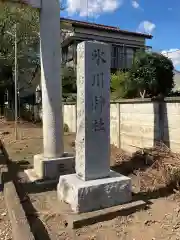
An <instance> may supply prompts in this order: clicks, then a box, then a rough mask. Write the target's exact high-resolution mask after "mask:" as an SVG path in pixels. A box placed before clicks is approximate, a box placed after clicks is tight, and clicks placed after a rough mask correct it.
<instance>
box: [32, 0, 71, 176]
mask: <svg viewBox="0 0 180 240" xmlns="http://www.w3.org/2000/svg"><path fill="white" fill-rule="evenodd" d="M28 1H29V0H28ZM60 43H61V41H60V3H59V1H57V0H51V1H50V0H42V1H41V9H40V57H41V89H42V118H43V153H42V154H38V155H36V156H34V174H36V175H37V177H39V178H48V179H49V178H50V179H54V178H57V177H59V175H60V174H61V173H60V172H61V171H62V172H66V171H67V172H68V169H71V168H72V165H73V160H74V158H73V157H72V156H70V155H68V154H64V144H63V136H64V131H63V114H62V82H61V46H60Z"/></svg>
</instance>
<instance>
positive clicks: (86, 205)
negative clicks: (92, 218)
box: [57, 171, 132, 213]
mask: <svg viewBox="0 0 180 240" xmlns="http://www.w3.org/2000/svg"><path fill="white" fill-rule="evenodd" d="M131 192H132V190H131V179H130V178H128V177H125V176H123V175H121V174H119V173H116V172H114V171H111V172H110V176H109V177H107V178H102V179H97V180H90V181H83V180H82V179H80V178H78V176H77V175H76V174H71V175H65V176H61V177H60V180H59V184H58V187H57V194H58V198H59V199H60V200H62V201H64V202H66V203H68V204H70V206H71V208H72V210H73V211H74V212H76V213H85V212H91V211H95V210H99V209H103V208H108V207H112V206H117V205H120V204H123V203H127V202H130V201H131V199H132V195H131Z"/></svg>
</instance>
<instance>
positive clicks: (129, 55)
mask: <svg viewBox="0 0 180 240" xmlns="http://www.w3.org/2000/svg"><path fill="white" fill-rule="evenodd" d="M134 54H135V49H134V48H130V47H129V48H128V47H127V48H126V68H131V67H132V63H133V59H134Z"/></svg>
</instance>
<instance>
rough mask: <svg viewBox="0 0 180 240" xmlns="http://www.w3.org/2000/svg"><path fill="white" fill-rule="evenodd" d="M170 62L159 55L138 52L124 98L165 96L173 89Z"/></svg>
mask: <svg viewBox="0 0 180 240" xmlns="http://www.w3.org/2000/svg"><path fill="white" fill-rule="evenodd" d="M173 70H174V67H173V63H172V61H171V60H170V59H169V58H167V57H165V56H164V55H162V54H159V53H154V52H152V53H150V52H138V53H137V55H136V56H135V59H134V62H133V66H132V69H131V70H130V74H129V78H128V79H127V81H126V89H127V94H126V97H130V98H132V97H139V96H140V95H144V96H149V97H153V96H158V95H160V94H161V95H163V96H167V95H168V94H169V93H170V92H171V90H172V88H173V87H174V80H173V76H174V73H173Z"/></svg>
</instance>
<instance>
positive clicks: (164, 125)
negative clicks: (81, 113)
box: [64, 98, 180, 153]
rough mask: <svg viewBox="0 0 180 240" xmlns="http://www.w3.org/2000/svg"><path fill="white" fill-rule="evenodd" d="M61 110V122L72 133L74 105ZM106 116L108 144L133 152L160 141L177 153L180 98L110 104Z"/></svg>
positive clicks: (179, 148)
mask: <svg viewBox="0 0 180 240" xmlns="http://www.w3.org/2000/svg"><path fill="white" fill-rule="evenodd" d="M64 113H65V114H64V122H65V123H66V124H67V125H68V126H69V129H70V131H72V132H76V105H74V104H68V105H64ZM110 116H111V118H110V119H111V127H110V130H111V132H110V134H111V144H114V145H116V146H117V147H120V148H122V149H124V150H126V151H127V152H130V153H133V152H135V151H137V150H139V149H142V148H151V147H153V146H154V145H155V143H156V141H159V140H161V141H163V142H164V143H165V144H166V145H167V146H168V147H170V148H171V150H172V151H173V152H180V98H168V99H166V100H165V101H163V102H157V101H156V102H152V101H151V100H150V99H146V100H145V101H143V100H128V101H121V102H115V103H111V109H110Z"/></svg>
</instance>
